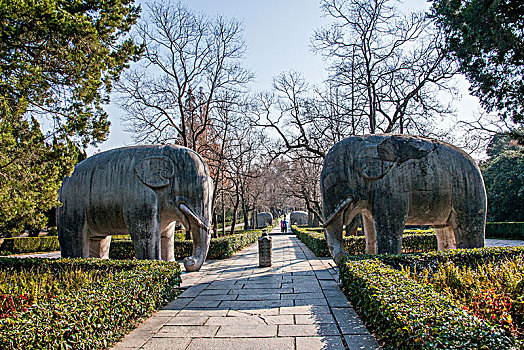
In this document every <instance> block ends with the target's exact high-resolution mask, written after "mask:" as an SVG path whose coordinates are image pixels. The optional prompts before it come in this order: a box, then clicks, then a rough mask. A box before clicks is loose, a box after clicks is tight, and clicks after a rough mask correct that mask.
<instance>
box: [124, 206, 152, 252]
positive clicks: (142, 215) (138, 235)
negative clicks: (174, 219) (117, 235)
mask: <svg viewBox="0 0 524 350" xmlns="http://www.w3.org/2000/svg"><path fill="white" fill-rule="evenodd" d="M135 203H136V202H135ZM153 203H154V202H153ZM139 205H141V207H140V208H136V207H133V206H132V205H131V207H130V208H124V221H125V223H126V227H127V229H128V231H129V234H130V235H131V239H132V241H133V246H134V248H135V254H136V257H137V259H153V260H160V257H161V254H160V217H159V215H158V209H157V205H156V203H155V204H149V205H147V204H146V205H144V204H143V202H142V203H141V204H139ZM137 213H138V214H137Z"/></svg>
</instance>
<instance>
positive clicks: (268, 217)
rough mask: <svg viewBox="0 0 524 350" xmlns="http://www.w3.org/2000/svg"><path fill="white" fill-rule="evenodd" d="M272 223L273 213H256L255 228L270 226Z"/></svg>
mask: <svg viewBox="0 0 524 350" xmlns="http://www.w3.org/2000/svg"><path fill="white" fill-rule="evenodd" d="M271 224H273V214H271V213H269V212H262V213H258V214H257V228H261V227H266V226H270V225H271Z"/></svg>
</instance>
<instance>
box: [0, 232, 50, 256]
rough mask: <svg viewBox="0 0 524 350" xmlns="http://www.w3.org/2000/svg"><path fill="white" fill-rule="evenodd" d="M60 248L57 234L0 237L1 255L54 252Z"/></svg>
mask: <svg viewBox="0 0 524 350" xmlns="http://www.w3.org/2000/svg"><path fill="white" fill-rule="evenodd" d="M56 250H60V244H59V243H58V237H57V236H49V237H48V236H42V237H15V238H3V239H0V255H11V254H23V253H35V252H52V251H56Z"/></svg>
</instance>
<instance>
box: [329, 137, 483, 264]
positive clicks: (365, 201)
mask: <svg viewBox="0 0 524 350" xmlns="http://www.w3.org/2000/svg"><path fill="white" fill-rule="evenodd" d="M320 192H321V195H322V209H323V216H324V221H323V223H324V227H325V234H326V240H327V243H328V247H329V250H330V253H331V255H332V256H333V259H334V260H335V262H336V263H337V264H338V263H339V261H340V259H341V258H342V257H343V256H344V255H346V254H347V253H346V252H345V251H344V248H343V244H342V232H343V231H342V229H343V225H348V224H349V223H350V222H351V221H352V219H353V218H354V217H355V215H358V214H361V215H362V218H363V226H364V233H365V238H366V253H368V254H374V253H379V254H382V253H392V254H398V253H400V252H401V247H402V233H403V231H404V226H405V225H406V224H410V225H431V226H433V227H434V229H435V232H436V235H437V241H438V247H439V250H442V249H450V248H477V247H483V246H484V230H485V222H486V190H485V187H484V181H483V179H482V175H481V173H480V170H479V168H478V166H477V165H476V164H475V162H474V161H473V159H472V158H471V157H470V156H469V155H468V154H466V153H465V152H463V151H462V150H460V149H459V148H457V147H454V146H452V145H450V144H447V143H444V142H440V141H437V140H432V139H428V138H423V137H416V136H408V135H390V134H384V135H366V136H354V137H349V138H347V139H344V140H342V141H340V142H339V143H337V144H336V145H334V146H333V147H332V148H331V150H330V151H329V152H328V154H327V155H326V158H325V159H324V164H323V169H322V173H321V177H320Z"/></svg>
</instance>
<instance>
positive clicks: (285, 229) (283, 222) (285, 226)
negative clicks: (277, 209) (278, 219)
mask: <svg viewBox="0 0 524 350" xmlns="http://www.w3.org/2000/svg"><path fill="white" fill-rule="evenodd" d="M282 232H283V233H286V232H287V221H286V219H284V220H282Z"/></svg>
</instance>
